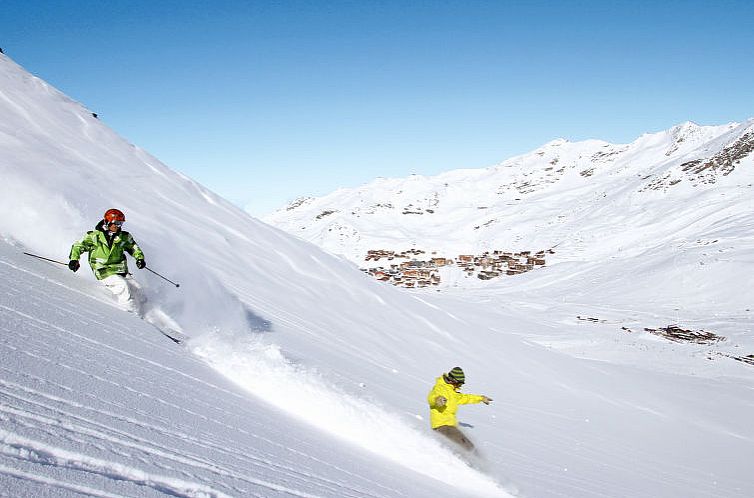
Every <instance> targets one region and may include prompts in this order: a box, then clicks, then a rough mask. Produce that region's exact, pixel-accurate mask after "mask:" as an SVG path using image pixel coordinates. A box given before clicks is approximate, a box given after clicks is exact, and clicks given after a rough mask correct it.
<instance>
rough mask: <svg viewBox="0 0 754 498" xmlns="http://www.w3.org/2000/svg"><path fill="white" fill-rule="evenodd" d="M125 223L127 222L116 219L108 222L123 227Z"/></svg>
mask: <svg viewBox="0 0 754 498" xmlns="http://www.w3.org/2000/svg"><path fill="white" fill-rule="evenodd" d="M123 223H125V221H120V220H114V221H108V222H107V224H108V225H115V226H116V227H122V226H123Z"/></svg>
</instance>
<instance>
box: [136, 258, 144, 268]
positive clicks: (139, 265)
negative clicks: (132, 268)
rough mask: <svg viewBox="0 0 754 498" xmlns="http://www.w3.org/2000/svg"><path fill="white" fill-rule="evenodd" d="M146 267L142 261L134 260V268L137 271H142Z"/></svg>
mask: <svg viewBox="0 0 754 498" xmlns="http://www.w3.org/2000/svg"><path fill="white" fill-rule="evenodd" d="M146 266H147V262H146V261H144V260H143V259H137V260H136V268H138V269H139V270H141V269H143V268H144V267H146Z"/></svg>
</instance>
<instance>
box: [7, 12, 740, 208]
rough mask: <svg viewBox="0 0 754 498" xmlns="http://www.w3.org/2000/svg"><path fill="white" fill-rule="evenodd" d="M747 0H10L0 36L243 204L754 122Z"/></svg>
mask: <svg viewBox="0 0 754 498" xmlns="http://www.w3.org/2000/svg"><path fill="white" fill-rule="evenodd" d="M752 42H754V2H750V1H737V0H736V1H733V0H718V1H708V2H701V1H672V0H671V1H663V2H656V1H646V2H643V1H634V2H626V1H606V0H605V1H601V2H594V1H561V2H558V1H554V0H553V1H551V2H540V1H515V2H514V1H502V0H501V1H474V0H466V1H452V0H448V1H410V0H404V1H388V0H386V1H368V0H362V1H356V0H355V1H337V2H328V1H265V2H253V1H245V2H242V1H222V0H217V1H202V2H200V1H193V0H184V1H162V2H158V1H154V0H153V1H141V0H131V1H115V0H113V1H108V2H102V1H62V0H60V1H55V0H48V1H44V2H41V1H40V2H38V1H6V2H3V5H2V13H0V47H2V48H3V49H4V51H5V53H6V54H7V55H9V56H10V57H12V58H13V59H14V60H15V61H16V62H17V63H19V64H21V65H22V66H24V67H25V68H26V69H27V70H29V71H30V72H32V73H33V74H36V75H37V76H39V77H41V78H43V79H45V80H46V81H48V82H49V83H51V84H53V85H54V86H56V87H57V88H59V89H60V90H62V91H63V92H65V93H67V94H68V95H70V96H71V97H72V98H74V99H76V100H79V101H80V102H82V103H83V104H85V105H86V106H87V107H88V108H90V109H91V110H92V111H94V112H97V113H98V114H99V115H100V118H101V119H102V120H103V121H104V122H105V123H107V124H108V125H109V126H111V127H112V128H114V129H115V130H116V131H117V132H118V133H120V134H121V135H123V136H124V137H126V138H127V139H128V140H129V141H131V142H133V143H134V144H136V145H138V146H140V147H142V148H144V149H146V150H148V151H149V152H151V153H152V154H153V155H155V156H157V157H158V158H159V159H160V160H162V161H163V162H165V163H166V164H168V165H169V166H170V167H171V168H173V169H175V170H178V171H181V172H183V173H185V174H187V175H188V176H190V177H192V178H194V179H196V180H198V181H199V182H201V183H203V184H204V185H206V186H208V187H209V188H211V189H212V190H214V191H216V192H217V193H219V194H221V195H223V196H224V197H226V198H228V199H229V200H231V201H233V202H235V203H237V204H238V205H240V206H248V208H249V210H250V212H252V213H253V214H257V215H260V214H263V213H265V212H268V211H271V210H273V209H275V208H277V207H281V206H282V205H284V204H285V203H286V202H287V201H290V200H293V199H294V198H296V197H298V196H301V195H323V194H326V193H329V192H331V191H332V190H335V189H336V188H338V187H348V186H357V185H360V184H363V183H365V182H367V181H369V180H371V179H373V178H375V177H377V176H388V177H399V176H407V175H409V174H412V173H417V174H424V175H432V174H437V173H440V172H442V171H447V170H450V169H456V168H464V167H485V166H490V165H492V164H495V163H498V162H501V161H502V160H504V159H507V158H509V157H511V156H513V155H516V154H520V153H524V152H527V151H530V150H531V149H534V148H536V147H538V146H539V145H541V144H543V143H545V142H548V141H550V140H552V139H555V138H559V137H563V138H567V139H569V140H573V141H577V140H583V139H587V138H600V139H604V140H607V141H610V142H616V143H624V142H629V141H631V140H633V139H634V138H636V137H637V136H639V135H640V134H642V133H644V132H651V131H658V130H662V129H666V128H669V127H671V126H673V125H675V124H677V123H680V122H683V121H687V120H690V121H695V122H697V123H699V124H722V123H727V122H730V121H743V120H745V119H748V118H750V117H754V110H753V107H754V84H752V81H754V68H752V64H751V48H752V46H754V44H753V43H752Z"/></svg>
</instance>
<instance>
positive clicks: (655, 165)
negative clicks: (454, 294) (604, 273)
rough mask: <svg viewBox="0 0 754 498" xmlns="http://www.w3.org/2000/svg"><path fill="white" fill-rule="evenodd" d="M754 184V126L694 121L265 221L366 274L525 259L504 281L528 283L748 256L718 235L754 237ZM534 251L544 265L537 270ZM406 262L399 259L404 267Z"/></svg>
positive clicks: (336, 200)
mask: <svg viewBox="0 0 754 498" xmlns="http://www.w3.org/2000/svg"><path fill="white" fill-rule="evenodd" d="M753 183H754V120H750V121H748V122H746V123H743V124H736V123H731V124H728V125H723V126H698V125H696V124H694V123H683V124H681V125H678V126H675V127H673V128H672V129H670V130H667V131H663V132H659V133H653V134H647V135H643V136H642V137H639V138H638V139H637V140H635V141H634V142H632V143H630V144H627V145H614V144H609V143H606V142H602V141H597V140H589V141H584V142H578V143H571V142H568V141H566V140H562V139H561V140H555V141H552V142H550V143H548V144H546V145H544V146H542V147H541V148H539V149H537V150H535V151H533V152H531V153H529V154H524V155H522V156H519V157H514V158H512V159H509V160H507V161H505V162H503V163H501V164H500V165H497V166H494V167H490V168H484V169H477V170H456V171H450V172H447V173H444V174H441V175H438V176H435V177H421V176H411V177H409V178H404V179H384V178H381V179H377V180H375V181H373V182H371V183H369V184H367V185H364V186H362V187H359V188H354V189H341V190H338V191H336V192H334V193H332V194H330V195H327V196H324V197H321V198H305V199H299V200H297V201H296V202H294V203H292V204H291V205H289V206H287V207H285V208H283V209H280V210H278V211H276V212H275V213H273V214H271V215H270V216H269V217H267V218H266V221H269V222H270V223H272V224H273V225H276V226H278V227H280V228H282V229H284V230H286V231H288V232H290V233H293V234H295V235H297V236H299V237H301V238H303V239H305V240H309V241H311V242H314V243H315V244H317V245H319V246H321V247H323V248H325V249H327V250H328V251H330V252H333V253H336V254H343V255H345V256H347V257H348V258H350V259H352V260H353V261H354V262H355V263H356V264H358V265H359V266H361V267H365V268H374V267H385V268H387V267H388V266H387V265H385V258H384V256H393V255H396V256H397V255H403V256H404V257H403V258H402V259H403V260H404V261H403V262H404V263H405V261H406V260H410V259H419V260H425V261H428V260H429V259H431V257H435V258H446V259H454V258H455V260H457V259H458V256H459V255H469V256H474V255H476V256H481V255H486V256H494V251H498V253H508V254H511V255H516V254H517V255H518V258H520V259H521V261H514V260H515V259H517V258H509V261H511V264H510V265H503V268H502V269H503V271H502V272H500V271H498V272H497V273H498V275H499V274H500V273H502V274H503V275H505V274H506V271H505V270H511V271H508V272H507V273H509V274H516V275H517V274H519V273H520V272H518V271H515V270H518V269H520V270H527V269H528V270H531V269H533V268H532V266H538V265H539V266H541V265H545V264H555V263H562V262H573V261H590V260H605V259H613V258H621V259H631V260H633V261H640V258H638V256H640V255H641V254H647V252H648V251H652V252H653V253H654V252H655V251H658V250H659V251H662V252H663V253H665V255H666V257H672V258H675V257H676V256H677V254H678V253H677V251H676V249H677V248H678V247H679V246H683V247H685V248H688V249H691V248H696V247H704V248H705V252H706V253H714V252H716V251H718V250H719V251H723V252H725V253H730V251H733V252H735V253H736V254H735V255H732V256H731V255H730V254H728V256H726V259H730V258H731V257H733V258H736V257H738V256H743V255H745V251H747V250H748V249H749V247H748V246H746V245H743V246H739V247H732V248H731V247H727V246H726V243H727V242H728V241H726V240H721V239H720V237H719V234H721V233H726V232H727V231H728V230H729V229H731V230H734V231H735V234H736V238H737V239H738V238H740V236H741V235H744V236H748V237H750V236H751V235H752V230H751V225H750V224H747V222H746V220H747V219H750V218H751V217H752V215H754V201H752V198H753V196H752V184H753ZM747 225H748V226H747ZM742 229H743V231H742ZM735 245H737V244H734V246H735ZM722 246H726V247H722ZM555 248H557V250H556V251H550V252H547V250H548V249H555ZM380 251H381V253H380ZM407 251H410V253H409V254H406V252H407ZM527 252H531V253H532V254H533V255H536V253H537V252H539V258H540V259H542V261H532V259H534V258H530V259H529V261H527V258H526V257H522V254H521V253H524V254H523V256H526V254H525V253H527ZM370 255H371V256H372V257H369V256H370ZM380 256H382V257H380ZM399 259H401V258H390V260H391V261H393V262H392V263H391V265H392V266H393V268H395V263H396V262H397V260H399ZM477 259H479V258H477ZM712 259H713V258H712V257H710V256H707V257H703V258H702V257H700V260H705V261H704V262H703V263H704V264H709V263H712V264H713V266H714V262H715V261H714V260H713V261H711V260H712ZM378 262H379V263H378ZM501 262H502V263H505V261H502V260H501ZM514 262H515V263H523V264H526V263H528V264H529V265H528V266H529V267H528V268H523V267H522V268H518V267H516V266H514V264H513V263H514ZM477 263H479V261H477ZM477 266H478V267H479V266H481V265H479V264H478V265H477ZM478 269H479V268H477V270H478ZM706 269H707V270H709V269H710V268H709V266H708V267H707V268H706ZM445 273H446V275H441V274H440V272H438V274H437V281H436V282H433V283H436V284H439V287H447V286H448V285H450V284H456V285H461V286H462V287H468V286H474V285H477V284H478V283H479V282H478V279H477V278H474V277H477V276H479V273H478V272H468V274H469V276H470V277H471V278H463V277H465V276H466V273H465V272H459V271H456V272H455V273H456V275H453V272H448V271H445ZM448 273H449V274H448ZM381 275H382V274H380V275H379V276H381ZM498 275H490V276H498ZM459 276H460V277H462V278H459ZM484 276H485V275H482V277H484ZM440 277H443V278H440ZM386 280H387V279H386ZM485 280H487V279H485Z"/></svg>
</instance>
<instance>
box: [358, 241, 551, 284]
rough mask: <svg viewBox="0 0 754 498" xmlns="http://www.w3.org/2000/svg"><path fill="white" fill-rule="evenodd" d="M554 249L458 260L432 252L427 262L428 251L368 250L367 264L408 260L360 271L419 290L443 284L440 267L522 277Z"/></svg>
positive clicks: (468, 256) (498, 252) (481, 276)
mask: <svg viewBox="0 0 754 498" xmlns="http://www.w3.org/2000/svg"><path fill="white" fill-rule="evenodd" d="M554 253H555V251H554V250H553V249H547V250H540V251H536V252H532V251H520V252H507V251H502V250H494V251H492V252H489V251H485V252H483V253H481V254H476V255H474V254H459V255H458V256H456V257H455V258H447V257H443V256H437V251H432V252H431V253H430V257H429V258H428V259H427V258H426V256H422V255H425V254H426V251H423V250H421V249H408V250H406V251H402V252H395V251H391V250H386V249H371V250H369V251H367V255H366V258H364V261H366V262H370V261H374V262H378V261H380V260H382V259H387V261H395V260H400V259H405V260H407V261H402V262H400V263H390V264H389V265H388V266H372V267H369V268H362V269H361V270H362V271H364V272H366V273H367V274H369V275H371V276H373V277H374V278H376V279H377V280H379V281H381V282H388V283H391V284H393V285H395V286H398V287H408V288H420V287H429V286H436V285H440V282H441V276H440V271H439V270H440V268H443V267H449V266H455V267H458V268H460V269H461V270H462V271H463V273H465V275H466V276H467V277H472V276H474V275H476V277H477V278H478V279H480V280H490V279H493V278H497V277H500V276H503V275H507V276H510V275H519V274H521V273H526V272H528V271H531V270H534V269H536V268H541V267H543V266H544V265H545V263H546V259H545V256H546V254H554Z"/></svg>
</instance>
